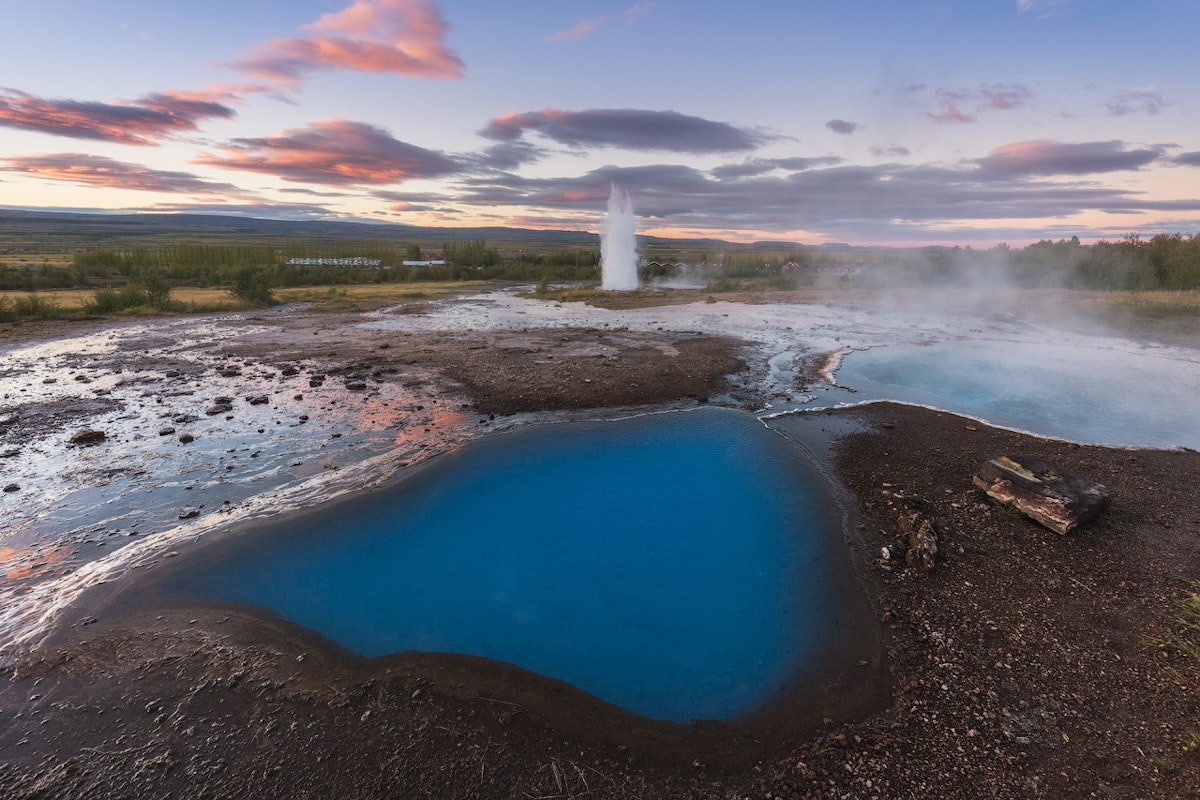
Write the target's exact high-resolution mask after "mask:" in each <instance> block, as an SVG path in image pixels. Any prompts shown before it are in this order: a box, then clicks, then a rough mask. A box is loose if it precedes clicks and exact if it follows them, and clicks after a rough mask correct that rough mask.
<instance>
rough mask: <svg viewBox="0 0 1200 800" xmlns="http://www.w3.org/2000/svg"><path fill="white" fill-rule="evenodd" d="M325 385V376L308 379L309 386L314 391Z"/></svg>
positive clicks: (314, 376)
mask: <svg viewBox="0 0 1200 800" xmlns="http://www.w3.org/2000/svg"><path fill="white" fill-rule="evenodd" d="M324 383H325V376H324V375H313V376H312V377H311V378H309V379H308V385H309V386H310V387H312V388H314V389H315V388H317V387H318V386H321V385H323V384H324Z"/></svg>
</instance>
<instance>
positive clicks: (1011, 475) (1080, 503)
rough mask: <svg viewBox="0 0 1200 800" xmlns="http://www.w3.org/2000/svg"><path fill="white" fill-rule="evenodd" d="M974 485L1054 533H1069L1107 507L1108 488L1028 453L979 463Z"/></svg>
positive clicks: (998, 501)
mask: <svg viewBox="0 0 1200 800" xmlns="http://www.w3.org/2000/svg"><path fill="white" fill-rule="evenodd" d="M974 482H975V485H976V486H978V487H979V488H980V489H982V490H983V491H984V492H986V493H987V495H988V497H991V498H992V499H993V500H995V501H996V502H997V503H1000V504H1001V505H1003V506H1007V507H1009V508H1014V509H1016V510H1017V511H1019V512H1021V513H1022V514H1024V515H1025V516H1027V517H1029V518H1030V519H1032V520H1034V521H1036V522H1038V523H1040V524H1042V525H1044V526H1046V527H1047V528H1049V529H1050V530H1052V531H1054V532H1055V533H1057V534H1060V535H1062V534H1068V533H1070V532H1071V531H1073V530H1075V529H1076V528H1078V527H1079V526H1080V525H1084V524H1086V523H1088V522H1091V521H1092V520H1094V519H1095V518H1096V517H1098V516H1099V515H1100V513H1101V512H1102V511H1104V509H1106V508H1108V504H1109V497H1108V490H1107V489H1105V488H1104V487H1103V486H1102V485H1100V484H1098V483H1094V482H1093V481H1090V480H1088V479H1087V478H1084V477H1082V476H1080V475H1076V474H1075V473H1073V472H1070V471H1068V470H1065V469H1061V468H1059V467H1054V466H1051V465H1049V464H1046V463H1045V462H1043V461H1039V460H1038V459H1036V458H1031V457H1028V456H1000V457H999V458H993V459H992V460H990V461H988V462H986V463H985V464H984V465H983V466H981V467H980V468H979V469H978V471H976V473H975V476H974Z"/></svg>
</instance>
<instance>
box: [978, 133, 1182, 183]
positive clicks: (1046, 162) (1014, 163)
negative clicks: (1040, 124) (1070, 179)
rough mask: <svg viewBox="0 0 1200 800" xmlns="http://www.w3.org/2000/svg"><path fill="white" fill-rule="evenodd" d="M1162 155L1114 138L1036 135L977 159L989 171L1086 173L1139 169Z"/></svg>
mask: <svg viewBox="0 0 1200 800" xmlns="http://www.w3.org/2000/svg"><path fill="white" fill-rule="evenodd" d="M1162 156H1163V151H1162V150H1161V149H1159V148H1142V149H1138V150H1129V149H1126V146H1125V143H1124V142H1121V141H1118V140H1112V141H1107V142H1077V143H1067V142H1054V141H1049V140H1046V139H1038V140H1034V141H1028V142H1013V143H1012V144H1007V145H1005V146H1003V147H999V148H996V149H995V150H993V151H992V152H991V153H989V154H988V155H987V156H985V157H984V158H981V159H979V160H978V162H977V163H978V165H979V167H980V169H981V170H982V171H983V172H985V173H987V174H989V175H1001V176H1022V175H1088V174H1094V173H1101V172H1119V171H1122V170H1130V169H1139V168H1141V167H1144V166H1147V165H1149V164H1151V163H1153V162H1155V161H1157V160H1158V159H1160V158H1162Z"/></svg>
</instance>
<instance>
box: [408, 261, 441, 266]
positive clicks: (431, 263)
mask: <svg viewBox="0 0 1200 800" xmlns="http://www.w3.org/2000/svg"><path fill="white" fill-rule="evenodd" d="M445 263H446V262H445V261H441V260H439V261H405V262H404V266H406V267H436V266H441V265H442V264H445Z"/></svg>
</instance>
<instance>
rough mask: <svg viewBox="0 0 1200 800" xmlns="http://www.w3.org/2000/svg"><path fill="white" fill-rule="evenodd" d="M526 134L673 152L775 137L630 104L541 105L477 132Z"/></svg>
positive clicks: (756, 143) (723, 149)
mask: <svg viewBox="0 0 1200 800" xmlns="http://www.w3.org/2000/svg"><path fill="white" fill-rule="evenodd" d="M526 132H534V133H538V134H540V135H542V136H545V137H546V138H547V139H550V140H552V141H555V142H558V143H559V144H562V145H567V146H568V147H605V148H622V149H626V150H663V151H668V152H675V153H730V152H737V151H743V150H753V149H755V148H758V147H760V146H762V145H763V144H766V143H767V142H770V141H774V140H776V139H778V138H780V137H776V136H772V135H769V134H766V133H763V132H762V131H758V130H752V129H750V128H741V127H738V126H736V125H730V124H729V123H727V122H714V121H712V120H708V119H704V118H702V117H693V116H688V115H686V114H680V113H679V112H677V111H646V110H642V109H633V108H592V109H588V110H585V111H563V110H561V109H558V108H553V107H551V108H546V109H544V110H542V111H530V112H527V113H524V114H517V113H513V112H509V113H507V114H501V115H500V116H497V117H493V118H492V120H491V121H490V122H488V124H487V126H486V127H484V129H483V130H481V131H480V135H481V136H484V137H485V138H488V139H492V140H495V141H501V142H504V141H515V140H518V139H520V138H521V137H522V136H523V135H524V134H525V133H526Z"/></svg>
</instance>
